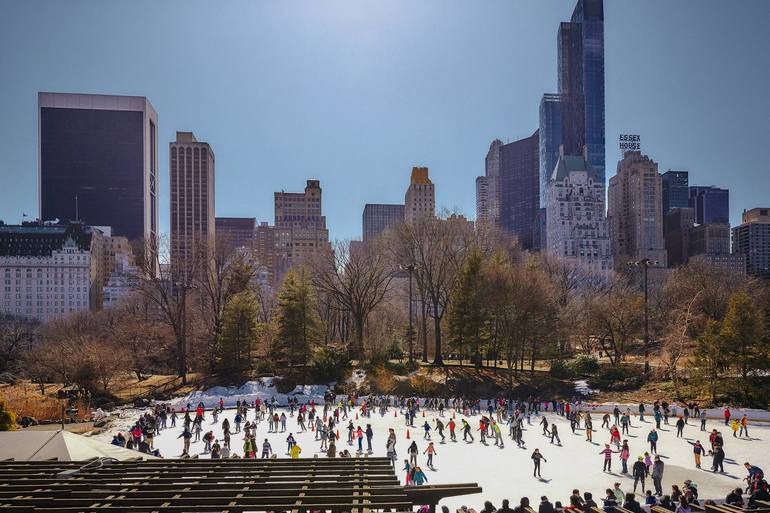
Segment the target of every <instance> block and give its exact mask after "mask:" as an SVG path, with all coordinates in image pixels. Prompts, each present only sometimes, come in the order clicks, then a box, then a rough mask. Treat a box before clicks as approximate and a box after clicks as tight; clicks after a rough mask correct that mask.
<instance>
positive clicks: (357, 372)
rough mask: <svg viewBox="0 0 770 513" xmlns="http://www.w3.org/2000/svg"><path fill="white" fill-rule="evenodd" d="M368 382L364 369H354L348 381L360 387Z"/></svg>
mask: <svg viewBox="0 0 770 513" xmlns="http://www.w3.org/2000/svg"><path fill="white" fill-rule="evenodd" d="M365 382H366V371H365V370H364V369H353V373H352V374H351V375H350V377H349V378H348V380H347V383H350V384H352V385H355V386H356V388H358V387H360V386H361V385H363V384H364V383H365Z"/></svg>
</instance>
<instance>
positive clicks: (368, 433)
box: [113, 393, 766, 509]
mask: <svg viewBox="0 0 770 513" xmlns="http://www.w3.org/2000/svg"><path fill="white" fill-rule="evenodd" d="M224 409H225V405H224V400H223V399H220V400H219V403H218V404H216V405H214V407H213V408H211V407H210V408H209V409H206V405H204V404H203V403H199V404H198V405H196V406H194V407H193V405H192V404H188V405H187V406H186V407H184V408H182V409H181V411H179V412H177V411H176V410H175V409H174V408H172V407H169V406H167V405H156V406H155V407H154V408H153V409H152V410H151V411H149V412H146V413H145V414H143V415H142V416H141V417H140V418H139V419H138V420H137V422H136V425H135V426H134V427H133V428H132V429H131V430H130V432H129V437H128V439H126V437H124V436H123V435H122V434H118V436H116V440H114V441H113V443H116V445H124V446H128V447H133V448H137V449H139V450H143V451H144V452H149V453H153V451H154V453H155V454H156V455H160V454H159V453H158V452H157V450H156V449H154V447H153V445H152V444H153V436H154V435H155V434H156V433H157V432H158V431H160V430H162V429H167V428H169V427H170V428H175V427H176V426H177V422H179V423H180V424H182V431H181V433H180V434H179V436H178V438H180V439H182V444H183V448H182V452H181V455H180V456H181V457H182V458H186V457H190V443H191V442H197V441H201V440H202V441H203V443H204V453H207V454H209V455H210V457H211V458H213V459H217V458H257V457H260V458H263V459H264V458H277V457H278V453H277V452H276V450H275V449H274V448H273V446H272V445H271V443H270V442H269V440H268V439H267V438H265V439H264V440H263V441H262V442H259V441H258V440H257V439H256V432H257V428H258V427H259V425H260V424H261V423H263V422H265V423H267V425H268V432H269V433H286V432H288V435H287V436H286V451H285V455H286V456H288V457H291V458H298V457H299V456H300V454H301V453H302V448H301V447H300V446H299V444H298V443H297V441H296V439H295V438H294V435H293V432H290V431H289V426H288V423H289V419H292V420H291V423H292V427H293V428H295V431H297V432H305V431H314V432H315V438H314V440H315V441H316V442H318V445H319V449H320V451H322V452H323V453H324V454H325V455H326V456H327V457H329V458H335V457H342V458H345V457H352V456H353V453H351V451H354V452H355V454H357V455H361V454H364V453H366V454H371V453H372V452H373V450H372V442H373V438H374V432H373V430H372V426H371V424H369V423H367V422H366V419H369V418H371V415H372V414H375V415H380V416H385V415H390V414H391V412H392V414H393V416H394V417H398V416H399V414H400V415H401V418H402V419H403V422H404V423H405V426H407V427H408V428H414V430H415V435H417V433H418V432H420V431H421V432H422V440H423V441H424V442H423V443H426V445H424V447H423V449H420V447H419V446H418V443H417V440H415V439H411V440H410V441H409V442H408V447H407V455H408V459H405V460H403V463H404V465H403V468H402V470H403V471H404V472H405V482H406V484H407V485H417V486H419V485H421V484H424V483H426V482H427V481H428V478H427V476H426V474H425V472H424V471H423V470H422V468H421V466H420V465H419V461H418V458H419V457H420V456H424V457H425V460H426V461H425V465H426V467H427V468H428V469H431V470H435V467H434V463H435V459H436V458H437V457H438V456H439V452H438V451H437V448H436V445H435V444H434V437H435V442H437V443H439V444H445V443H446V442H447V434H448V438H449V441H451V442H455V443H457V442H459V440H460V435H458V431H460V432H461V436H462V442H464V443H468V444H472V443H475V442H476V437H475V436H474V435H476V436H478V438H479V443H481V444H483V445H487V446H488V445H490V442H491V441H493V443H492V445H493V446H495V447H499V448H503V447H504V444H505V436H504V433H505V432H507V438H508V439H510V440H512V441H513V442H514V443H516V444H517V446H518V447H520V448H523V449H526V442H525V440H524V434H525V432H526V431H528V428H527V427H531V426H532V420H533V417H539V418H540V420H539V422H538V424H539V425H540V426H541V427H542V435H543V436H544V437H545V439H546V441H549V442H550V443H551V444H554V445H556V446H557V447H558V446H561V445H562V442H561V439H560V437H559V432H558V428H557V426H556V424H555V423H552V422H551V423H549V422H548V419H547V418H546V417H545V416H542V415H541V413H543V412H551V413H555V414H557V415H559V416H561V417H564V418H565V419H566V420H568V422H569V426H570V429H571V431H572V433H573V434H575V435H579V434H580V433H579V431H582V432H583V434H584V435H585V441H586V442H588V443H592V444H595V445H598V444H597V443H596V442H594V436H595V435H596V434H597V430H596V429H595V428H594V418H593V415H596V416H597V417H598V415H599V414H593V415H592V413H591V412H590V411H589V408H588V407H587V405H585V404H583V403H582V402H581V401H579V400H576V399H573V400H571V401H541V400H540V399H539V398H533V397H530V398H528V399H527V400H511V399H505V398H497V399H491V400H481V399H467V398H427V399H418V398H414V397H396V396H387V395H373V396H368V397H364V398H357V397H355V396H350V397H345V398H342V397H340V398H337V397H336V396H334V394H331V393H327V394H326V396H325V397H324V401H323V404H320V403H319V404H316V402H315V401H314V400H312V399H311V400H308V401H306V402H303V403H302V404H300V402H299V399H298V398H297V397H290V398H289V399H288V402H287V404H286V405H285V408H281V409H279V405H278V402H277V401H276V399H275V398H274V397H273V398H271V399H269V400H263V399H259V398H258V399H255V400H254V401H253V402H247V401H241V400H238V401H237V402H236V406H235V410H236V413H235V416H234V417H233V422H232V425H231V423H230V421H229V420H228V419H227V418H225V419H223V420H222V422H221V428H222V432H223V436H222V438H221V440H220V439H217V438H216V437H215V436H214V432H213V430H207V431H205V432H204V430H205V428H204V423H205V422H206V421H207V420H208V418H207V417H210V418H211V423H212V424H218V423H219V419H218V417H219V415H221V412H222V411H223V410H224ZM286 410H288V416H287V414H286V413H287V411H286ZM426 411H431V412H434V413H437V415H436V416H434V417H433V419H432V423H431V422H430V421H429V420H428V419H427V418H426V417H425V412H426ZM420 414H421V415H420ZM458 415H459V417H460V418H459V419H458V418H457V417H458ZM476 415H478V416H479V419H478V421H477V422H474V423H473V424H472V423H471V422H469V420H468V419H466V418H465V417H473V416H476ZM645 416H647V417H651V420H646V418H645ZM635 417H636V418H635ZM693 418H695V419H697V421H696V422H695V423H692V422H690V421H691V419H693ZM180 419H181V420H180ZM417 419H420V420H417ZM423 419H425V420H423ZM637 420H638V422H639V424H638V425H637V426H633V423H634V422H635V421H637ZM345 421H347V422H345ZM354 421H355V422H354ZM601 421H602V423H601V427H600V430H602V429H606V430H607V432H608V436H609V442H608V443H606V444H604V448H603V449H602V450H601V451H600V452H599V454H600V455H601V456H602V461H603V470H604V471H605V472H611V471H612V459H613V455H615V454H617V455H618V458H619V460H620V464H621V468H622V470H621V473H623V474H628V473H629V472H630V473H631V476H632V477H633V480H634V485H633V493H636V491H637V487H638V486H641V491H642V493H643V494H646V495H647V496H648V497H653V498H656V497H657V498H659V499H656V500H659V501H660V502H662V503H666V495H664V494H663V490H662V479H663V470H664V463H663V461H662V460H661V459H660V456H659V455H658V441H659V440H658V434H657V429H660V428H661V425H670V424H671V423H673V424H674V425H675V426H676V429H677V437H681V436H683V433H684V430H685V429H686V428H688V426H694V425H697V424H699V425H700V431H701V432H708V431H707V429H706V411H705V410H701V409H700V408H699V407H698V405H697V404H689V405H684V406H682V407H679V406H677V404H676V403H672V404H669V403H667V402H666V401H656V402H655V403H654V404H653V405H652V412H651V413H650V412H648V411H647V407H646V406H645V405H644V404H639V406H638V411H637V416H635V415H633V414H632V412H631V409H630V408H626V409H625V410H624V411H623V410H621V409H620V408H619V407H618V406H615V407H614V409H613V410H612V411H611V412H606V413H604V414H602V415H601ZM653 422H654V425H655V426H654V427H651V429H650V431H649V433H648V434H647V437H646V442H647V443H648V444H649V450H648V451H643V452H642V451H640V454H639V455H638V456H637V457H636V461H634V462H633V464H632V465H631V468H630V469H629V460H630V459H632V456H631V454H632V452H631V449H630V447H629V442H628V440H627V439H624V438H623V435H625V434H628V433H629V428H631V427H640V425H642V424H651V423H653ZM724 422H725V425H727V426H729V427H731V428H732V429H733V435H734V436H736V437H738V436H741V437H747V438H748V418H747V417H746V415H743V416H742V417H741V418H740V419H736V418H733V417H732V415H731V412H730V410H729V408H725V409H724ZM736 425H737V426H738V428H737V429H736V428H735V426H736ZM340 431H342V432H343V433H346V439H347V447H343V446H342V444H344V442H342V443H341V442H340V439H341V433H340ZM233 435H238V438H239V439H240V441H239V442H238V443H239V449H240V450H238V449H234V448H233V446H232V442H233V439H232V437H233ZM407 438H409V431H407ZM364 443H365V444H366V445H365V446H364ZM689 443H691V444H692V446H693V455H694V461H695V466H696V468H701V467H700V466H701V457H704V456H706V455H709V456H711V457H712V470H713V471H714V472H717V471H718V472H724V468H723V465H722V462H723V460H724V438H723V436H722V434H721V432H719V431H718V430H717V429H712V430H711V432H710V433H709V434H708V444H709V447H710V449H706V448H705V447H704V445H703V444H702V443H701V441H700V440H696V441H694V442H689ZM385 444H386V454H387V457H388V458H389V459H390V461H391V463H392V464H393V465H394V467H395V466H396V462H397V458H398V454H397V440H396V435H395V431H394V429H393V428H390V429H389V430H388V436H387V439H386V442H385ZM613 447H614V449H613ZM531 458H532V461H533V465H534V469H533V475H534V477H536V478H541V479H542V475H541V472H542V470H541V464H542V463H543V462H546V463H547V461H548V460H547V459H546V457H545V455H544V454H543V453H542V452H541V451H540V449H539V448H535V449H534V451H533V453H532V456H531ZM648 478H651V480H652V483H653V489H652V490H649V489H646V487H645V484H646V480H647V479H648ZM762 483H764V480H762ZM689 486H690V487H692V486H693V485H692V484H691V483H690V485H689ZM765 488H766V484H765V485H764V488H763V485H759V488H758V490H759V491H760V492H762V491H763V490H765ZM676 489H678V488H677V487H676V485H675V486H674V491H672V494H671V495H672V496H673V497H676V496H677V494H676V493H674V492H675V491H676ZM688 489H689V488H688V487H685V488H684V492H683V495H684V496H687V493H686V492H687V490H688ZM747 492H748V490H747ZM675 502H676V501H675ZM565 509H569V506H568V507H567V508H565Z"/></svg>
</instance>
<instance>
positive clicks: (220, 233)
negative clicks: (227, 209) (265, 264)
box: [214, 217, 257, 249]
mask: <svg viewBox="0 0 770 513" xmlns="http://www.w3.org/2000/svg"><path fill="white" fill-rule="evenodd" d="M214 224H215V225H216V230H215V232H216V236H217V244H220V243H222V244H226V245H227V246H228V247H230V248H232V249H236V248H251V247H252V246H253V245H254V236H255V235H254V232H255V230H256V228H257V220H256V218H254V217H216V218H215V219H214Z"/></svg>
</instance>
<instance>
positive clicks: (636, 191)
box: [607, 151, 666, 267]
mask: <svg viewBox="0 0 770 513" xmlns="http://www.w3.org/2000/svg"><path fill="white" fill-rule="evenodd" d="M607 221H608V222H609V226H610V240H611V241H612V256H613V257H614V258H615V260H616V261H619V260H622V259H625V258H628V259H631V260H641V259H643V258H649V259H650V260H653V261H657V262H658V265H659V266H661V267H665V266H666V249H665V244H664V242H663V195H662V186H661V178H660V175H659V174H658V164H657V162H655V161H653V160H652V159H650V158H649V157H648V156H647V155H642V153H641V152H639V151H627V152H626V153H625V155H624V156H623V160H621V161H620V162H618V172H617V174H616V175H615V176H613V177H612V178H610V184H609V188H608V189H607Z"/></svg>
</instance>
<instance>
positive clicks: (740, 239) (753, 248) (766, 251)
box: [732, 208, 770, 278]
mask: <svg viewBox="0 0 770 513" xmlns="http://www.w3.org/2000/svg"><path fill="white" fill-rule="evenodd" d="M741 221H742V223H741V224H739V225H738V226H736V227H734V228H733V230H732V233H733V253H735V254H737V255H742V256H743V257H744V258H745V260H746V273H747V274H750V275H753V276H760V277H762V278H770V208H752V209H751V210H744V211H743V214H742V216H741Z"/></svg>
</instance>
